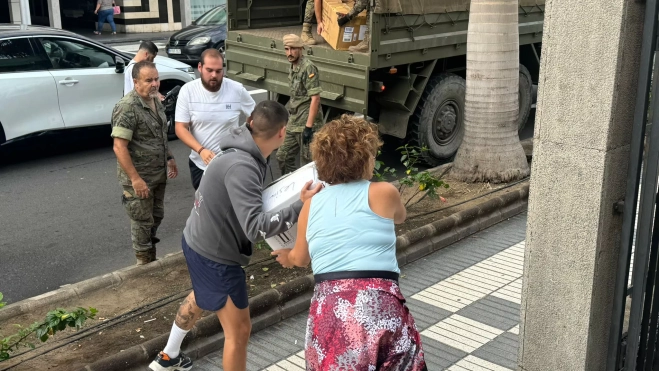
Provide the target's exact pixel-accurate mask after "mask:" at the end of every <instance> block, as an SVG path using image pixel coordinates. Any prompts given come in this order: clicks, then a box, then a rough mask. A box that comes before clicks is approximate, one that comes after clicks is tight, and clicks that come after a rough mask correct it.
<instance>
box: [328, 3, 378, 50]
mask: <svg viewBox="0 0 659 371" xmlns="http://www.w3.org/2000/svg"><path fill="white" fill-rule="evenodd" d="M322 1H323V15H322V17H323V26H324V29H323V33H322V36H323V38H324V39H325V41H327V43H328V44H330V46H331V47H332V48H334V49H336V50H348V48H349V47H351V46H353V45H357V44H359V43H360V42H361V41H362V40H364V36H365V33H366V31H367V30H368V24H366V10H365V11H363V12H361V13H359V14H358V15H357V16H356V17H354V18H353V19H352V21H350V22H348V23H346V24H345V25H344V26H343V27H339V24H338V23H337V22H338V19H339V14H348V12H349V11H350V9H352V8H353V7H354V6H355V2H354V1H352V0H345V2H343V1H341V0H322Z"/></svg>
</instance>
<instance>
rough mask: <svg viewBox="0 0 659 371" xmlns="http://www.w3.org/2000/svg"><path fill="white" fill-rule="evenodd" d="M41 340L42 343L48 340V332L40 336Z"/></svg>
mask: <svg viewBox="0 0 659 371" xmlns="http://www.w3.org/2000/svg"><path fill="white" fill-rule="evenodd" d="M39 340H41V342H42V343H45V342H46V340H48V334H43V335H41V336H40V337H39Z"/></svg>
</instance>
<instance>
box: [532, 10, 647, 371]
mask: <svg viewBox="0 0 659 371" xmlns="http://www.w3.org/2000/svg"><path fill="white" fill-rule="evenodd" d="M644 7H645V5H644V4H643V3H640V2H637V1H633V0H606V1H598V0H580V1H574V0H548V1H547V2H546V8H545V24H544V32H543V46H542V61H541V72H540V86H539V92H538V105H537V107H538V109H537V113H536V123H535V134H534V157H533V165H532V170H531V190H530V198H529V216H528V230H527V242H526V243H527V250H526V259H525V266H524V288H523V299H522V325H521V329H520V350H519V369H520V370H533V371H536V370H570V371H576V370H597V371H601V370H604V369H605V366H604V365H605V362H606V354H607V344H608V343H607V342H608V337H609V334H608V331H609V325H610V321H611V310H612V303H613V297H612V296H613V291H614V289H613V286H614V281H615V270H616V264H617V258H618V247H619V242H620V238H619V233H620V229H621V223H622V217H621V216H619V215H615V214H613V207H612V205H613V203H614V202H615V201H617V200H620V199H622V198H623V197H624V194H625V186H626V176H627V165H628V161H629V160H628V158H629V143H630V141H631V126H632V121H633V111H634V106H635V95H636V87H637V74H638V68H639V66H638V60H639V57H640V42H641V35H642V23H643V12H644Z"/></svg>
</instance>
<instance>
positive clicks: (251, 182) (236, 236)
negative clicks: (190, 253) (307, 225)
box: [183, 125, 302, 265]
mask: <svg viewBox="0 0 659 371" xmlns="http://www.w3.org/2000/svg"><path fill="white" fill-rule="evenodd" d="M220 146H221V147H220V148H222V151H223V152H221V153H218V154H217V156H215V158H214V159H213V160H212V161H211V162H210V163H209V164H208V167H207V168H206V172H205V173H204V176H203V177H202V178H201V184H200V185H199V188H198V189H197V192H195V201H194V207H193V208H192V212H191V213H190V217H189V218H188V221H187V222H186V224H185V229H184V230H183V235H184V237H185V240H186V242H187V243H188V245H189V246H190V247H191V248H192V249H193V250H194V251H196V252H197V253H199V254H200V255H202V256H204V257H206V258H208V259H210V260H213V261H215V262H218V263H222V264H229V265H247V264H249V259H250V257H251V256H252V244H253V243H254V242H256V241H257V240H260V239H262V238H269V237H272V236H275V235H277V234H279V233H281V232H284V231H286V230H288V227H287V226H286V223H287V222H289V223H291V224H294V223H297V218H298V215H299V214H300V210H301V209H302V201H301V200H298V201H296V202H295V203H293V204H292V205H290V206H289V207H286V208H284V209H283V210H280V211H279V212H277V213H266V212H263V195H262V192H263V181H264V180H265V174H266V173H265V172H266V166H267V162H266V159H265V158H264V157H263V155H262V154H261V151H260V150H259V147H257V146H256V143H254V139H253V138H252V134H251V133H250V132H249V130H248V129H247V128H246V126H244V125H243V126H241V127H239V128H235V129H232V130H231V132H230V133H229V135H227V136H226V137H224V138H223V139H222V140H221V141H220Z"/></svg>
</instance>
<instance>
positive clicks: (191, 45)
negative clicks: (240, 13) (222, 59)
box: [167, 5, 227, 65]
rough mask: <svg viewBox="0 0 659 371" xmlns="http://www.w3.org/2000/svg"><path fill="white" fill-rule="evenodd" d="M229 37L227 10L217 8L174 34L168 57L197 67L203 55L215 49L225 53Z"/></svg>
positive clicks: (168, 45) (221, 7)
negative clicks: (206, 51)
mask: <svg viewBox="0 0 659 371" xmlns="http://www.w3.org/2000/svg"><path fill="white" fill-rule="evenodd" d="M226 37H227V8H226V6H225V5H221V6H218V7H215V8H213V9H211V10H209V11H207V12H206V13H204V14H203V15H202V16H201V17H199V18H197V19H196V20H195V21H193V22H192V24H191V25H189V26H188V27H185V28H184V29H182V30H180V31H178V32H176V33H175V34H173V35H172V36H171V37H170V38H169V41H168V42H167V56H168V57H169V58H172V59H176V60H178V61H181V62H185V63H189V64H192V65H197V63H198V62H199V57H200V56H201V53H202V52H203V51H204V50H206V49H209V48H215V49H218V50H220V51H221V52H222V53H224V40H225V39H226Z"/></svg>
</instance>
